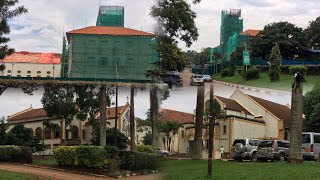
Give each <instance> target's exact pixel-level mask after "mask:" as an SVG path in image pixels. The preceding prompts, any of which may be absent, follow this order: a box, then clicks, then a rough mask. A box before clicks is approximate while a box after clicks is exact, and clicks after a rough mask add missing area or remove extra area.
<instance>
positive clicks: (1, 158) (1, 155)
mask: <svg viewBox="0 0 320 180" xmlns="http://www.w3.org/2000/svg"><path fill="white" fill-rule="evenodd" d="M20 152H21V149H20V148H19V147H18V146H0V162H14V161H15V160H16V159H15V158H14V157H16V156H18V155H19V153H20Z"/></svg>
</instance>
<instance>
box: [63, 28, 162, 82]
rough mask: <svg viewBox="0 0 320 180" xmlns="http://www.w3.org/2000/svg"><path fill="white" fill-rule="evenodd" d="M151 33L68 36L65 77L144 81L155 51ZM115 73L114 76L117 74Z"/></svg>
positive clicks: (155, 60)
mask: <svg viewBox="0 0 320 180" xmlns="http://www.w3.org/2000/svg"><path fill="white" fill-rule="evenodd" d="M154 43H156V42H155V39H154V37H152V36H111V35H79V34H77V35H76V34H74V35H72V37H71V38H69V44H71V45H72V46H71V47H70V48H69V72H68V77H69V78H91V79H126V80H128V79H129V80H148V78H147V77H146V76H145V72H146V70H147V69H153V68H155V65H154V63H155V62H159V60H160V58H159V54H158V52H157V51H156V50H155V49H154ZM117 74H118V77H117Z"/></svg>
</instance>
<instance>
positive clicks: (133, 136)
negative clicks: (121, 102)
mask: <svg viewBox="0 0 320 180" xmlns="http://www.w3.org/2000/svg"><path fill="white" fill-rule="evenodd" d="M134 92H135V87H134V86H133V85H131V88H130V150H131V151H133V150H134V148H135V140H134V139H135V132H134V131H135V123H134V120H135V116H134Z"/></svg>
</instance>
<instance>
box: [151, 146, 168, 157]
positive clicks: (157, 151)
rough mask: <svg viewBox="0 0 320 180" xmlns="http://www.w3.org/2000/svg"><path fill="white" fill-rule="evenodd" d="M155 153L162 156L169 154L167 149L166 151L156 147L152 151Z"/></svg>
mask: <svg viewBox="0 0 320 180" xmlns="http://www.w3.org/2000/svg"><path fill="white" fill-rule="evenodd" d="M154 152H155V153H156V154H159V155H161V156H162V157H163V158H167V157H168V156H169V155H170V152H169V151H167V150H163V149H159V148H158V149H156V150H155V151H154Z"/></svg>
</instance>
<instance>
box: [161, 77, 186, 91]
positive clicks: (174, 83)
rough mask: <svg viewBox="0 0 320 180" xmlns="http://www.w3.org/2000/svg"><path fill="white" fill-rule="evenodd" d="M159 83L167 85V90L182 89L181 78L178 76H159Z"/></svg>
mask: <svg viewBox="0 0 320 180" xmlns="http://www.w3.org/2000/svg"><path fill="white" fill-rule="evenodd" d="M160 78H161V81H162V82H164V83H166V84H168V86H169V88H170V89H171V88H175V87H182V86H183V84H182V78H181V77H180V76H179V75H178V74H160Z"/></svg>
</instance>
